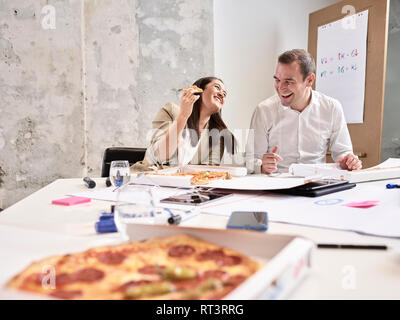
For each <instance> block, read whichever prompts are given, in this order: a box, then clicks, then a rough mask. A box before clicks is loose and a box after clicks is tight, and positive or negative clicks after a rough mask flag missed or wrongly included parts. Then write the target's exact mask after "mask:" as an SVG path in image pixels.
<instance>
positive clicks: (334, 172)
mask: <svg viewBox="0 0 400 320" xmlns="http://www.w3.org/2000/svg"><path fill="white" fill-rule="evenodd" d="M289 173H290V174H291V175H292V176H298V177H309V176H321V177H324V178H334V179H340V180H348V181H349V182H352V183H356V182H364V181H375V180H385V179H394V178H400V159H395V158H390V159H388V160H386V161H385V162H383V163H381V164H380V165H378V166H375V167H372V168H368V169H363V170H359V171H347V170H341V169H340V168H339V167H338V165H337V164H334V163H332V164H297V163H295V164H292V165H291V166H290V167H289Z"/></svg>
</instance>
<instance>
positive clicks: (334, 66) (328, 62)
mask: <svg viewBox="0 0 400 320" xmlns="http://www.w3.org/2000/svg"><path fill="white" fill-rule="evenodd" d="M358 55H359V50H358V49H353V50H352V51H351V52H349V53H346V52H339V53H338V54H337V55H336V57H330V58H327V57H323V58H321V60H320V61H319V62H320V63H321V65H322V66H323V67H321V73H320V77H321V78H326V77H329V76H332V75H335V74H345V73H347V72H356V71H358V70H359V67H358V63H357V60H356V59H351V58H357V57H358Z"/></svg>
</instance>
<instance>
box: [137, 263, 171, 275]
mask: <svg viewBox="0 0 400 320" xmlns="http://www.w3.org/2000/svg"><path fill="white" fill-rule="evenodd" d="M162 269H165V266H157V265H148V266H144V267H141V268H139V269H138V272H139V273H142V274H158V271H159V270H162Z"/></svg>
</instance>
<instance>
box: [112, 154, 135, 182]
mask: <svg viewBox="0 0 400 320" xmlns="http://www.w3.org/2000/svg"><path fill="white" fill-rule="evenodd" d="M130 179H131V169H130V167H129V161H125V160H117V161H112V162H111V166H110V181H111V184H112V185H113V186H114V187H116V188H120V187H122V186H123V185H126V184H128V183H129V181H130Z"/></svg>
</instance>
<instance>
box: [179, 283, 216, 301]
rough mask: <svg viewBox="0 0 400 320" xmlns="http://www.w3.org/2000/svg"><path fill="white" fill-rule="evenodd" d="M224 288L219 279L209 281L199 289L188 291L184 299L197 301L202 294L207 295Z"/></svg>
mask: <svg viewBox="0 0 400 320" xmlns="http://www.w3.org/2000/svg"><path fill="white" fill-rule="evenodd" d="M221 287H222V283H221V281H219V280H217V279H213V278H210V279H207V280H206V281H204V282H203V283H202V284H201V285H200V286H199V287H197V288H196V289H194V290H191V291H188V292H186V293H185V294H184V296H183V298H184V299H187V300H191V299H197V298H199V297H200V296H201V294H202V293H206V292H207V291H210V290H214V289H219V288H221Z"/></svg>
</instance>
